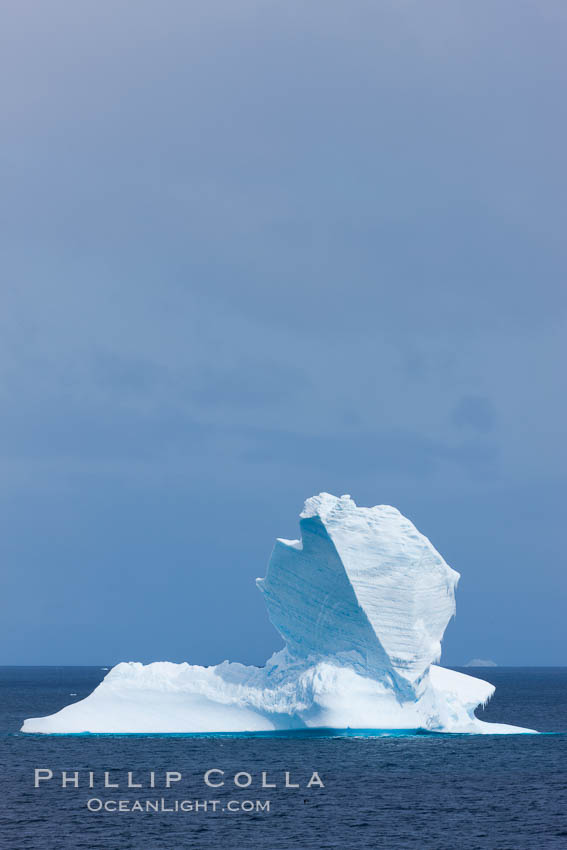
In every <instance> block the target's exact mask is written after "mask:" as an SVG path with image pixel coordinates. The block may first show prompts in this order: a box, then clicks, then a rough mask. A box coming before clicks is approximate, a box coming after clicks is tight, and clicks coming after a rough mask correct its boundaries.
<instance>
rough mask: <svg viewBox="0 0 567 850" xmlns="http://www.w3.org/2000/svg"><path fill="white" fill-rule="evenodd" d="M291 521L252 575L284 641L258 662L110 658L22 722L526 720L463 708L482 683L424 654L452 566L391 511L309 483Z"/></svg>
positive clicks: (433, 637)
mask: <svg viewBox="0 0 567 850" xmlns="http://www.w3.org/2000/svg"><path fill="white" fill-rule="evenodd" d="M300 527H301V539H300V540H283V539H280V540H277V541H276V544H275V546H274V550H273V552H272V556H271V559H270V563H269V565H268V571H267V575H266V577H265V578H264V579H258V580H257V583H258V586H259V587H260V589H261V591H262V592H263V594H264V598H265V600H266V603H267V606H268V611H269V615H270V619H271V621H272V623H273V624H274V626H275V627H276V628H277V630H278V631H279V632H280V634H281V635H282V637H283V638H284V640H285V642H286V646H285V648H284V649H282V650H281V651H280V652H277V653H275V654H274V655H273V656H272V657H271V658H270V659H269V660H268V661H267V663H266V665H265V666H264V667H249V666H245V665H243V664H238V663H229V662H228V661H224V662H223V663H222V664H218V665H217V666H215V667H200V666H195V665H190V664H187V663H184V664H172V663H169V662H156V663H154V664H148V665H143V664H139V663H134V662H130V663H122V664H118V665H117V666H116V667H113V668H112V670H111V671H110V672H109V673H108V674H107V675H106V676H105V678H104V680H103V681H102V682H101V684H100V685H99V686H98V687H97V688H96V689H95V690H94V691H93V693H92V694H91V695H90V696H88V697H87V698H86V699H84V700H81V701H79V702H76V703H73V704H72V705H68V706H66V707H65V708H63V709H62V710H61V711H58V712H57V713H56V714H52V715H50V716H48V717H35V718H30V719H28V720H26V721H25V722H24V725H23V727H22V731H23V732H30V733H37V732H41V733H47V734H55V733H59V734H61V733H64V734H65V733H81V732H92V733H174V732H177V733H190V732H202V733H216V732H261V731H265V732H270V731H276V730H287V729H308V728H320V727H328V728H334V729H345V728H348V727H350V728H351V729H361V730H404V729H406V730H415V729H423V730H429V731H432V732H467V733H479V732H480V733H482V732H484V733H494V732H502V733H515V732H531V731H533V730H530V729H523V728H520V727H517V726H507V725H503V724H495V723H485V722H483V721H481V720H479V719H478V718H476V717H475V715H474V710H475V708H477V707H478V706H479V705H481V704H482V705H484V704H485V703H486V702H487V701H488V700H489V699H490V697H491V696H492V694H493V693H494V686H493V685H491V684H489V683H488V682H485V681H483V680H482V679H476V678H473V677H472V676H468V675H465V674H464V673H458V672H455V671H453V670H448V669H444V668H442V667H438V666H436V664H435V663H434V662H436V661H438V660H439V658H440V655H441V638H442V637H443V632H444V631H445V628H446V626H447V623H448V621H449V619H450V618H451V617H452V616H453V615H454V613H455V587H456V584H457V581H458V579H459V574H458V573H457V572H455V571H454V570H452V569H451V567H449V566H448V565H447V564H446V563H445V561H444V560H443V558H442V557H441V555H439V553H438V552H437V551H436V550H435V548H434V547H433V546H432V544H431V543H430V542H429V540H428V539H427V538H426V537H424V536H423V535H422V534H420V532H419V531H418V530H417V529H416V528H415V526H414V525H413V524H412V523H411V522H410V521H409V520H408V519H406V517H404V516H402V514H401V513H400V512H399V511H398V510H396V508H392V507H390V506H387V505H380V506H377V507H374V508H359V507H357V506H356V504H355V503H354V501H353V500H352V499H351V498H350V496H342V497H341V498H340V499H339V498H337V497H335V496H331V495H329V494H328V493H321V494H320V495H319V496H314V497H312V498H311V499H308V500H307V501H306V503H305V507H304V510H303V512H302V513H301V520H300Z"/></svg>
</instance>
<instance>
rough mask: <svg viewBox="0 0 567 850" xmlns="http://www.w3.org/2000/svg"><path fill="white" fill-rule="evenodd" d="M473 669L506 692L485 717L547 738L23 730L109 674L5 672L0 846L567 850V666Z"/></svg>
mask: <svg viewBox="0 0 567 850" xmlns="http://www.w3.org/2000/svg"><path fill="white" fill-rule="evenodd" d="M464 672H470V673H471V674H472V675H476V676H479V677H481V678H484V679H487V680H488V681H490V682H493V683H494V684H495V685H496V695H495V697H494V698H493V699H492V701H491V702H490V703H489V705H488V706H487V707H486V708H485V709H484V710H480V711H478V712H477V714H478V716H479V717H481V718H482V719H485V720H491V721H495V722H504V723H511V724H516V725H519V726H527V727H530V728H534V729H538V730H539V731H540V732H542V733H544V734H541V735H502V736H500V735H485V736H483V735H478V736H467V735H433V734H419V733H414V734H408V733H406V732H404V733H398V734H393V735H381V734H379V733H371V732H364V733H362V732H359V731H356V730H344V731H343V732H340V733H336V732H331V731H328V730H327V731H325V730H317V731H313V732H310V733H304V732H299V733H293V734H279V735H272V734H267V733H262V734H258V735H255V736H252V737H250V736H244V735H225V736H215V737H208V736H191V735H178V736H160V735H80V736H72V735H71V736H41V735H37V736H36V735H22V734H20V733H19V731H18V730H19V728H20V726H21V723H22V721H23V719H24V718H25V717H33V716H39V715H44V714H51V713H53V712H54V711H57V710H58V709H59V708H61V707H63V706H64V705H67V704H69V703H70V702H72V701H74V700H79V699H82V698H83V697H85V696H87V695H88V694H89V693H90V692H91V691H92V689H93V688H94V687H95V686H96V685H97V684H98V683H99V682H100V681H101V679H102V678H103V677H104V675H105V673H106V670H105V669H103V668H101V667H3V668H0V736H1V737H0V770H1V780H0V781H1V784H2V794H1V800H2V806H1V809H0V811H1V815H0V847H1V848H2V850H4V848H5V850H27V848H30V850H31V849H32V848H33V850H40V848H41V850H51V848H53V850H61V848H73V850H79V848H96V850H98V848H101V850H102V848H104V850H127V848H133V850H158V848H160V850H161V848H164V850H177V849H178V848H197V850H201V848H203V850H209V848H211V850H213V849H214V850H225V848H226V850H253V848H261V850H291V848H294V849H295V848H299V850H303V848H305V850H307V848H318V850H324V848H329V850H330V848H333V850H338V848H340V850H354V848H384V850H397V849H398V848H404V849H405V848H416V850H445V848H446V850H469V848H470V850H473V848H475V850H476V848H478V850H485V848H486V850H523V848H526V850H544V848H561V847H565V848H567V772H566V765H567V668H563V667H562V668H551V667H538V668H518V667H514V668H512V667H509V668H504V667H496V668H482V669H480V668H479V669H470V668H469V669H467V670H466V671H464ZM36 769H39V770H42V771H44V773H42V774H40V777H41V779H40V781H39V787H37V788H35V787H34V779H35V774H34V771H35V770H36ZM48 771H51V773H52V774H53V776H52V777H51V778H48V773H47V772H48ZM62 771H66V772H67V787H64V788H63V787H61V784H62ZM166 771H169V772H170V777H169V780H170V787H169V788H167V787H165V785H166V776H165V774H166ZM207 771H211V773H210V774H209V777H208V778H209V781H210V782H211V785H207V784H206V783H205V781H204V774H205V773H206V772H207ZM75 772H77V774H76V775H75ZM105 772H107V774H108V777H107V782H108V783H112V784H114V785H118V788H105V787H104V774H105ZM91 773H92V779H91ZM128 773H130V774H131V776H130V783H131V784H132V785H134V784H136V785H140V786H141V787H140V788H128V787H127V784H128ZM263 773H264V776H263V775H262V774H263ZM152 775H153V776H152ZM235 777H236V784H235ZM262 780H264V785H268V786H273V785H275V786H276V787H262ZM75 781H76V782H77V783H78V787H74V783H75ZM286 781H287V783H286ZM310 781H311V785H310V787H309V783H310ZM221 782H224V784H223V785H221V784H220V783H221ZM89 783H91V784H92V786H93V787H89ZM286 784H287V785H289V786H292V787H286ZM152 786H153V787H152ZM295 786H299V787H295ZM136 802H137V803H138V806H139V808H138V806H136V805H135V803H136ZM266 803H267V804H268V806H266ZM148 804H149V808H148ZM182 804H184V805H182ZM120 808H122V810H119V809H120Z"/></svg>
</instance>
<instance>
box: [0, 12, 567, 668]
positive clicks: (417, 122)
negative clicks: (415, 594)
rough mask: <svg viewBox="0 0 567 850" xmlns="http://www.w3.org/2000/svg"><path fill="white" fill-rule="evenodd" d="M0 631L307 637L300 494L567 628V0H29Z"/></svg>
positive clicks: (204, 639)
mask: <svg viewBox="0 0 567 850" xmlns="http://www.w3.org/2000/svg"><path fill="white" fill-rule="evenodd" d="M0 33H1V34H0V39H1V41H2V43H1V45H0V55H1V57H2V59H1V62H2V68H1V69H0V77H1V79H2V81H3V82H2V88H3V91H2V107H1V110H2V111H1V114H2V125H3V134H2V135H3V143H2V150H1V159H0V168H1V179H2V192H1V197H0V203H1V207H2V210H1V214H2V221H1V233H2V236H1V241H2V281H3V282H2V310H1V313H0V406H1V409H0V438H1V439H0V457H1V464H2V474H1V478H0V500H1V504H0V516H1V520H0V521H1V531H0V540H1V543H0V548H1V563H2V575H3V585H4V589H3V592H2V594H1V599H2V602H1V605H2V611H1V616H0V641H1V643H0V646H1V655H0V661H1V662H3V663H6V664H10V663H14V664H16V663H22V664H26V663H29V664H33V663H37V664H41V663H45V664H49V663H76V664H81V663H84V664H88V663H94V664H98V663H111V662H115V661H119V660H143V661H147V660H161V659H169V660H190V661H193V662H199V663H213V662H217V661H220V660H222V659H224V658H226V657H230V658H232V659H235V660H242V661H248V662H261V661H262V660H263V659H264V658H265V657H266V656H267V655H268V654H269V653H270V652H271V651H273V650H274V649H277V648H279V647H280V645H281V640H280V639H279V637H278V635H277V634H276V632H275V631H274V630H273V629H272V627H271V626H270V624H269V622H268V620H267V616H266V614H265V610H264V604H263V602H262V599H261V597H260V594H259V593H258V591H257V589H256V588H255V586H254V581H253V580H254V578H255V577H256V576H259V575H263V574H264V573H265V567H266V563H267V560H268V557H269V555H270V551H271V547H272V544H273V540H274V538H275V537H276V536H284V537H293V536H295V535H296V533H297V514H298V512H299V510H300V509H301V506H302V502H303V500H304V499H305V498H306V497H307V496H309V495H312V494H313V493H315V492H319V491H321V490H328V491H330V492H333V493H335V494H337V495H340V494H342V493H345V492H346V493H350V494H352V496H353V498H354V499H355V500H356V501H357V502H358V503H359V504H363V505H372V504H383V503H391V504H394V505H396V506H397V507H398V508H399V509H400V510H401V511H402V512H404V513H405V514H407V515H408V516H409V517H410V518H411V519H412V520H413V521H414V522H415V523H416V525H417V526H418V528H419V529H420V530H421V531H422V532H423V533H425V534H426V535H427V536H428V537H430V539H431V540H432V542H433V543H434V545H435V546H437V548H438V549H439V550H440V551H441V553H442V554H443V555H444V557H445V558H446V560H447V561H448V562H449V563H450V564H451V566H453V567H454V568H455V569H457V570H459V571H460V572H461V574H462V579H461V584H460V587H459V591H458V594H457V618H456V620H455V621H454V622H453V623H452V624H451V626H450V627H449V629H448V632H447V636H446V640H445V644H444V661H445V662H446V663H453V664H458V663H461V662H466V661H468V660H469V659H470V658H472V657H486V658H492V659H494V660H495V661H497V662H499V663H501V664H565V663H566V661H565V646H566V637H567V635H566V631H565V616H564V612H565V606H566V602H567V593H566V578H565V575H566V570H565V543H564V537H565V489H564V487H565V477H566V476H565V473H566V464H565V460H566V457H565V418H566V416H565V414H566V402H565V391H564V380H563V376H564V371H565V365H564V363H565V342H564V340H565V306H566V299H565V272H566V268H567V263H566V247H565V204H566V197H567V196H566V191H565V190H566V182H567V181H566V169H565V153H564V152H565V150H566V149H567V139H566V138H565V137H566V135H567V134H566V126H567V118H566V113H565V90H566V82H567V80H566V67H567V62H566V60H565V56H566V55H567V54H566V41H567V40H566V33H567V7H566V6H565V4H564V3H562V2H551V0H538V2H535V0H533V2H521V0H520V2H518V0H514V2H511V0H510V2H500V0H496V2H490V3H489V2H482V0H481V2H475V3H464V2H459V0H433V2H430V3H427V4H423V3H418V2H414V1H413V0H397V2H393V0H392V1H391V2H390V0H378V2H376V0H373V2H366V0H352V1H351V2H348V3H347V2H335V0H325V2H323V0H314V1H313V2H305V0H302V2H296V0H287V2H285V3H284V2H281V3H276V2H270V0H238V2H235V0H226V2H225V0H221V1H220V2H217V0H206V2H204V0H203V2H201V1H200V0H199V2H190V0H183V2H181V0H180V2H172V0H164V2H160V3H156V2H147V0H142V2H139V1H138V2H133V0H128V2H124V0H113V2H112V3H101V2H100V0H97V2H91V0H83V2H81V3H76V2H72V0H59V2H57V0H45V2H42V3H41V4H38V3H35V2H27V0H17V2H16V0H5V2H4V4H3V10H2V13H1V26H0Z"/></svg>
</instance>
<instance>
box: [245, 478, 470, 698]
mask: <svg viewBox="0 0 567 850" xmlns="http://www.w3.org/2000/svg"><path fill="white" fill-rule="evenodd" d="M300 529H301V540H299V541H297V540H294V541H289V540H283V539H279V540H277V541H276V544H275V546H274V549H273V552H272V556H271V559H270V562H269V564H268V571H267V575H266V578H265V579H258V586H259V587H260V589H261V590H262V592H263V593H264V595H265V598H266V604H267V606H268V613H269V616H270V619H271V621H272V623H273V624H274V626H275V627H276V628H277V630H278V631H279V632H280V634H281V635H282V637H283V638H284V640H285V641H286V644H287V649H288V651H289V652H290V654H291V655H292V656H293V657H296V658H308V657H313V658H334V659H335V661H336V662H337V663H339V664H342V665H344V666H350V667H353V668H354V669H355V670H356V672H358V673H361V674H362V675H365V676H368V677H370V678H373V679H378V680H380V681H383V682H384V683H385V684H388V685H392V686H393V687H394V688H395V689H396V691H397V692H398V694H399V697H400V699H402V700H404V699H414V698H415V696H416V695H418V694H419V693H420V691H421V686H422V682H423V681H424V679H425V677H426V675H427V672H428V671H429V667H430V665H431V664H432V663H433V662H435V661H438V660H439V657H440V655H441V638H442V636H443V633H444V631H445V628H446V626H447V623H448V621H449V619H450V618H451V617H452V616H453V614H454V613H455V587H456V584H457V582H458V579H459V574H458V573H457V572H455V570H453V569H451V567H449V566H448V564H446V563H445V561H444V560H443V558H442V557H441V555H440V554H439V553H438V552H437V551H436V549H435V548H434V547H433V546H432V544H431V543H430V542H429V540H428V539H427V537H425V536H424V535H423V534H420V532H419V531H418V530H417V528H416V527H415V526H414V525H413V523H412V522H411V521H410V520H409V519H407V518H406V517H404V516H403V515H402V514H401V513H400V512H399V511H398V510H397V509H396V508H393V507H391V506H390V505H378V506H375V507H373V508H363V507H358V506H357V505H356V503H355V502H354V501H353V499H351V497H350V496H348V495H345V496H341V497H340V498H337V497H336V496H332V495H331V494H329V493H320V494H319V495H318V496H312V497H311V498H309V499H307V500H306V502H305V506H304V508H303V511H302V512H301V515H300Z"/></svg>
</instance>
